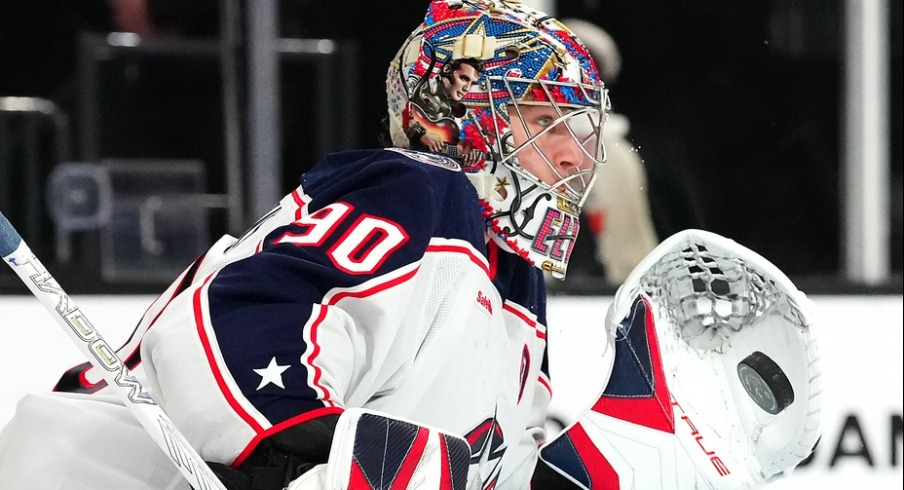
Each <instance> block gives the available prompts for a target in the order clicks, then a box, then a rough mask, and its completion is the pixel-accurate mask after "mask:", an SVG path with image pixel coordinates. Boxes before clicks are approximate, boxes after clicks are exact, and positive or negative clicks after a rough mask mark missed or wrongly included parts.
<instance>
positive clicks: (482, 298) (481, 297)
mask: <svg viewBox="0 0 904 490" xmlns="http://www.w3.org/2000/svg"><path fill="white" fill-rule="evenodd" d="M477 304H478V305H480V307H481V308H483V310H484V311H486V312H487V314H488V315H490V316H493V302H492V301H490V298H488V297H487V295H485V294H483V291H477Z"/></svg>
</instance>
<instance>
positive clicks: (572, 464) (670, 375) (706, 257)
mask: <svg viewBox="0 0 904 490" xmlns="http://www.w3.org/2000/svg"><path fill="white" fill-rule="evenodd" d="M609 315H610V317H611V318H610V320H611V321H612V322H617V331H616V338H615V350H614V352H615V360H614V366H613V369H612V374H611V379H610V381H609V383H608V385H607V386H606V389H605V390H604V391H603V393H602V395H601V396H600V397H599V400H597V402H596V403H595V404H594V406H593V407H592V408H591V409H590V410H589V411H587V412H586V413H585V414H584V415H583V416H582V417H581V418H580V419H579V420H578V422H576V423H575V424H573V425H572V426H571V427H569V428H568V429H567V430H566V431H565V432H564V433H563V434H561V435H560V436H559V437H557V438H556V439H553V440H552V441H550V442H549V443H547V444H546V445H544V446H543V447H542V448H541V451H540V457H541V458H542V459H543V460H544V461H546V462H547V463H548V464H550V466H552V467H554V468H556V470H557V471H559V472H560V473H561V474H562V475H564V476H565V477H566V478H568V479H569V481H571V482H573V483H575V484H577V485H579V486H580V487H581V488H587V489H600V488H612V485H617V484H618V482H619V481H620V480H621V481H632V482H633V484H634V486H635V487H636V488H649V489H667V488H668V489H675V488H677V489H679V490H680V489H684V488H688V489H690V488H698V487H706V488H715V489H719V488H756V487H759V486H762V485H764V484H765V483H766V482H768V481H771V480H774V479H776V478H780V477H782V476H784V475H787V474H789V473H790V472H791V471H792V470H793V469H794V468H795V467H796V466H797V465H798V464H799V463H800V462H801V461H803V460H804V459H806V458H807V457H808V456H809V455H810V453H811V451H812V449H813V447H814V445H815V443H816V441H817V440H818V438H819V436H820V434H821V430H822V429H821V425H822V421H821V418H822V417H821V412H822V410H821V404H822V392H823V389H822V371H821V368H820V364H819V359H820V356H819V353H818V351H817V342H816V335H817V331H816V328H817V327H816V325H815V320H814V318H815V315H814V311H813V305H812V302H810V301H809V299H808V298H807V297H806V295H804V294H803V293H802V292H801V291H799V290H798V289H797V288H796V287H795V286H794V284H793V283H792V282H791V281H790V280H789V279H788V278H787V277H786V276H785V275H784V274H783V273H782V272H781V271H780V270H779V269H778V268H777V267H775V266H774V265H773V264H772V263H770V262H769V261H768V260H766V259H765V258H763V257H762V256H760V255H758V254H756V253H755V252H753V251H752V250H750V249H747V248H745V247H743V246H741V245H739V244H738V243H736V242H734V241H732V240H728V239H726V238H724V237H721V236H719V235H715V234H713V233H709V232H704V231H700V230H686V231H684V232H681V233H679V234H677V235H675V236H673V237H671V238H669V239H667V240H665V241H663V243H662V244H661V245H659V246H658V247H657V248H656V249H655V250H653V252H651V253H650V255H649V256H648V257H647V258H645V259H644V260H643V261H641V263H640V265H638V267H637V269H635V271H634V272H632V273H631V275H630V276H629V277H628V279H627V281H626V282H625V284H624V285H623V286H622V287H621V288H620V289H619V291H618V293H617V294H616V299H615V302H614V304H613V305H612V308H611V309H610V312H609ZM657 462H658V464H657ZM676 485H678V486H677V487H676Z"/></svg>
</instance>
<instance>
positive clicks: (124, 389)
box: [0, 213, 226, 490]
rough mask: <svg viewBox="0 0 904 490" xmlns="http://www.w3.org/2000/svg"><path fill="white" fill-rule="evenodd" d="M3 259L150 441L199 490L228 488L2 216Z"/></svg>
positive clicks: (0, 241)
mask: <svg viewBox="0 0 904 490" xmlns="http://www.w3.org/2000/svg"><path fill="white" fill-rule="evenodd" d="M0 255H2V257H3V261H4V262H6V263H7V264H9V266H10V267H11V268H12V269H13V271H15V273H16V275H18V276H19V278H20V279H21V280H22V282H23V283H25V285H26V286H27V287H28V289H29V290H30V291H31V292H32V294H34V295H35V297H36V298H38V300H39V301H40V302H41V304H43V305H44V307H45V308H46V309H47V311H48V312H50V313H51V316H52V317H53V319H54V320H55V321H56V322H57V323H58V324H59V325H60V327H62V328H63V330H64V331H65V332H66V333H67V334H68V335H69V338H70V339H72V341H73V342H74V343H75V344H76V346H77V347H78V348H79V350H81V351H82V354H84V356H85V357H86V358H88V360H89V361H90V362H91V364H93V365H94V366H95V367H96V368H98V370H99V371H100V372H101V373H102V374H103V377H104V380H105V381H106V382H107V385H109V387H110V388H111V389H112V390H113V391H115V392H116V393H117V394H118V395H119V397H120V398H121V399H122V401H123V403H124V404H125V406H126V407H128V409H129V410H130V411H131V412H132V414H133V415H134V416H135V418H136V419H137V420H138V422H139V423H140V424H141V425H142V427H144V429H145V431H147V433H148V434H149V435H150V436H151V439H153V440H154V442H155V443H156V444H157V445H158V446H159V447H160V448H161V449H162V450H163V452H164V453H166V455H167V456H168V457H169V458H170V461H171V462H172V463H173V464H174V465H175V466H176V468H177V469H178V470H179V472H180V473H182V475H183V476H184V477H185V479H186V480H188V482H189V483H190V484H191V485H192V487H193V488H194V489H195V490H226V488H225V486H223V484H222V483H221V482H220V480H219V479H218V478H217V477H216V476H215V475H214V474H213V472H212V471H211V470H210V467H209V466H207V463H205V462H204V460H203V459H202V458H201V456H200V455H198V453H197V452H196V451H195V450H194V448H192V446H191V445H190V444H189V443H188V441H187V440H186V439H185V437H184V436H183V435H182V433H181V432H179V430H178V429H177V428H176V426H175V425H174V424H173V422H172V421H171V420H170V419H169V417H168V416H167V415H166V413H165V412H164V411H163V409H161V408H160V406H159V405H157V403H156V402H155V401H154V399H153V398H152V397H151V395H150V394H149V393H147V391H145V389H144V387H143V386H142V385H141V382H140V381H139V380H138V379H137V378H135V377H134V376H133V375H132V374H131V372H130V371H129V368H128V367H126V365H125V363H123V362H122V360H121V359H119V357H118V356H117V355H116V351H115V350H114V349H113V348H111V347H110V345H109V344H108V343H107V342H106V340H104V338H103V337H102V336H101V334H100V332H98V331H97V330H96V329H95V328H94V326H93V325H92V324H91V322H90V321H89V320H88V318H87V317H86V316H85V315H84V314H83V313H82V311H81V310H80V309H79V308H78V306H77V305H76V304H75V302H74V301H73V300H72V298H70V297H69V295H67V294H66V292H65V291H64V290H63V288H61V287H60V285H59V284H58V283H57V281H56V279H54V278H53V276H52V275H51V274H50V272H48V271H47V269H46V268H45V267H44V265H43V264H41V261H40V260H38V258H37V257H35V255H34V253H32V251H31V249H30V248H29V247H28V245H27V244H26V243H25V241H24V240H22V237H21V236H19V234H18V232H16V230H15V228H13V226H12V224H10V222H9V220H7V219H6V217H5V216H3V213H0Z"/></svg>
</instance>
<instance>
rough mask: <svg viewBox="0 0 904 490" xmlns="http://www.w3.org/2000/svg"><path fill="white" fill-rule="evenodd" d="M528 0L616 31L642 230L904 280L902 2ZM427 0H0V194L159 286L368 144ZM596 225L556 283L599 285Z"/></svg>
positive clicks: (889, 282) (59, 259)
mask: <svg viewBox="0 0 904 490" xmlns="http://www.w3.org/2000/svg"><path fill="white" fill-rule="evenodd" d="M533 3H534V4H535V6H538V7H541V8H543V9H544V10H547V11H551V12H555V14H556V15H557V17H559V18H572V19H581V20H585V21H588V22H590V23H592V24H593V25H595V26H597V27H599V28H602V29H604V30H605V31H606V32H608V33H609V34H611V37H612V38H613V39H615V40H616V42H617V46H618V48H619V51H620V59H619V61H618V63H619V65H620V70H619V73H618V79H617V81H616V83H611V82H610V86H611V91H612V92H611V93H612V101H613V110H614V111H615V112H618V113H620V114H624V115H626V116H627V118H629V120H630V127H629V128H630V129H629V131H628V132H627V141H628V142H629V144H630V145H632V146H633V151H635V153H636V154H637V155H638V156H639V157H640V158H641V161H642V164H643V170H644V171H645V173H646V179H647V182H646V185H645V186H644V188H645V190H646V191H647V195H648V199H649V210H650V219H651V220H652V225H653V226H654V227H655V236H656V237H657V239H663V238H665V237H667V236H669V235H671V234H672V233H674V232H676V231H679V230H681V229H684V228H690V227H695V228H703V229H707V230H710V231H713V232H716V233H719V234H722V235H724V236H727V237H730V238H733V239H735V240H737V241H739V242H740V243H742V244H744V245H747V246H748V247H750V248H752V249H754V250H756V251H758V252H759V253H761V254H762V255H764V256H765V257H767V258H768V259H770V260H772V261H773V262H774V263H775V264H776V265H778V266H779V267H780V268H781V269H782V270H783V271H785V272H786V273H787V274H788V275H789V276H791V277H792V279H795V280H796V281H797V282H798V284H799V285H800V286H801V288H802V289H804V290H805V291H808V292H815V293H833V292H858V293H859V292H867V293H869V292H888V291H891V292H895V293H901V291H902V275H901V272H902V229H904V226H902V194H904V189H902V154H901V150H902V149H901V141H902V131H901V120H902V116H901V85H902V84H901V54H902V38H901V23H902V20H901V19H902V12H901V4H902V2H900V1H895V0H863V1H859V0H768V1H746V2H740V3H738V2H731V3H725V2H717V1H708V0H700V1H695V2H685V1H678V2H675V1H665V0H648V1H646V2H634V1H630V0H574V1H568V2H565V1H553V0H549V1H535V2H533ZM426 4H427V2H425V1H422V0H418V1H412V0H406V1H393V2H359V1H345V2H323V1H312V0H256V1H254V2H250V1H247V0H246V1H240V0H192V1H191V2H184V1H178V0H3V2H2V6H0V209H2V210H3V212H4V214H6V215H7V217H8V218H10V220H11V221H12V222H13V223H14V224H15V225H16V226H17V228H18V229H19V231H20V232H21V233H22V235H23V237H24V238H25V239H26V241H27V242H28V243H29V244H30V245H31V247H32V249H34V250H35V251H36V253H37V254H38V256H39V257H41V258H42V260H43V261H44V262H45V264H47V265H48V267H49V268H50V270H52V271H54V273H55V274H56V275H57V277H58V278H59V279H60V282H61V283H62V284H63V285H64V286H65V287H67V288H68V289H69V290H70V292H71V293H74V294H78V293H107V292H128V293H154V292H159V291H160V290H162V287H163V286H164V285H166V284H167V283H168V282H169V281H170V280H172V278H174V277H175V276H176V275H177V274H178V273H179V272H180V271H181V270H182V268H184V267H185V266H186V264H188V263H190V262H191V260H192V259H193V258H194V257H195V256H196V255H198V254H199V253H201V252H203V251H204V250H205V249H206V248H207V245H209V244H210V243H212V241H213V240H215V239H216V238H217V237H219V236H220V235H221V234H223V233H231V234H240V233H241V232H242V231H243V230H244V229H245V228H246V227H247V226H249V225H251V224H252V223H254V221H256V219H257V218H258V217H259V216H260V215H262V214H263V213H265V212H266V211H268V210H269V209H270V207H271V206H272V205H273V204H274V203H275V202H276V200H277V199H278V198H279V197H281V196H282V195H283V194H285V193H286V192H288V191H289V190H291V189H292V188H294V187H295V186H296V185H297V182H298V176H299V175H300V174H301V173H302V172H304V171H305V170H306V169H308V168H309V167H310V166H312V165H313V164H314V163H316V162H317V160H318V159H319V158H320V157H321V156H323V155H324V154H326V153H329V152H331V151H337V150H341V149H350V148H359V147H373V146H377V145H378V143H377V133H378V130H379V123H380V119H381V117H382V115H383V113H384V111H385V105H386V101H385V91H384V79H385V72H386V67H387V65H388V63H389V60H390V59H391V58H392V57H393V55H394V54H395V51H396V49H397V48H398V46H399V45H400V44H401V43H402V41H403V40H404V38H405V37H406V36H407V34H408V33H409V32H410V31H411V29H413V28H414V26H416V25H417V24H418V23H419V22H420V21H421V20H422V19H423V14H424V11H425V6H426ZM607 64H608V62H607ZM590 225H593V224H592V223H591V224H590ZM587 227H588V225H586V224H585V228H587ZM591 227H593V226H591ZM597 227H598V226H597ZM592 238H593V233H587V232H585V233H583V235H582V240H580V241H579V242H578V244H577V245H576V250H575V256H574V259H573V260H572V265H571V267H570V268H569V279H568V280H567V281H565V282H564V283H561V284H559V283H556V284H553V285H552V289H553V292H563V293H572V294H599V293H600V292H603V293H607V292H612V291H614V287H615V286H617V282H613V281H609V280H606V270H605V269H606V264H605V263H604V261H601V260H600V259H598V258H597V257H598V255H599V254H597V253H595V251H594V249H595V248H596V247H597V246H598V244H597V243H594V241H593V239H592ZM610 267H611V266H610ZM0 292H3V293H4V294H6V293H10V294H17V293H25V292H26V290H25V288H24V287H23V286H21V285H20V284H18V280H17V279H16V278H15V277H14V276H13V275H12V274H11V273H8V271H6V272H3V273H0Z"/></svg>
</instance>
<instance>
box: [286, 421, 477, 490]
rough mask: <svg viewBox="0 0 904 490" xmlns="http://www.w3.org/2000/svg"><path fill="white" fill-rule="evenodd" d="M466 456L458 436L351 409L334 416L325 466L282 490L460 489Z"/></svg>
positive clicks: (465, 446)
mask: <svg viewBox="0 0 904 490" xmlns="http://www.w3.org/2000/svg"><path fill="white" fill-rule="evenodd" d="M470 457H471V448H470V446H469V445H468V442H467V441H466V440H465V439H464V438H462V437H460V436H457V435H453V434H449V433H446V432H442V431H439V430H437V429H434V428H430V427H426V426H423V425H418V424H415V423H413V422H410V421H407V420H402V419H398V418H394V417H392V416H389V415H387V414H385V413H381V412H376V411H373V410H367V409H363V408H351V409H348V410H346V411H345V412H344V413H343V414H342V416H341V417H339V423H338V425H337V426H336V432H335V434H334V435H333V444H332V446H331V448H330V457H329V462H328V463H327V464H326V465H320V466H318V467H317V468H315V469H314V470H312V471H310V472H308V473H306V474H305V475H302V476H301V477H299V478H298V479H296V480H295V481H293V482H292V483H291V484H290V485H289V487H288V489H287V490H322V489H328V490H371V489H373V490H378V489H388V488H392V489H398V490H404V489H423V490H465V488H466V487H467V480H468V464H469V459H470Z"/></svg>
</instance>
